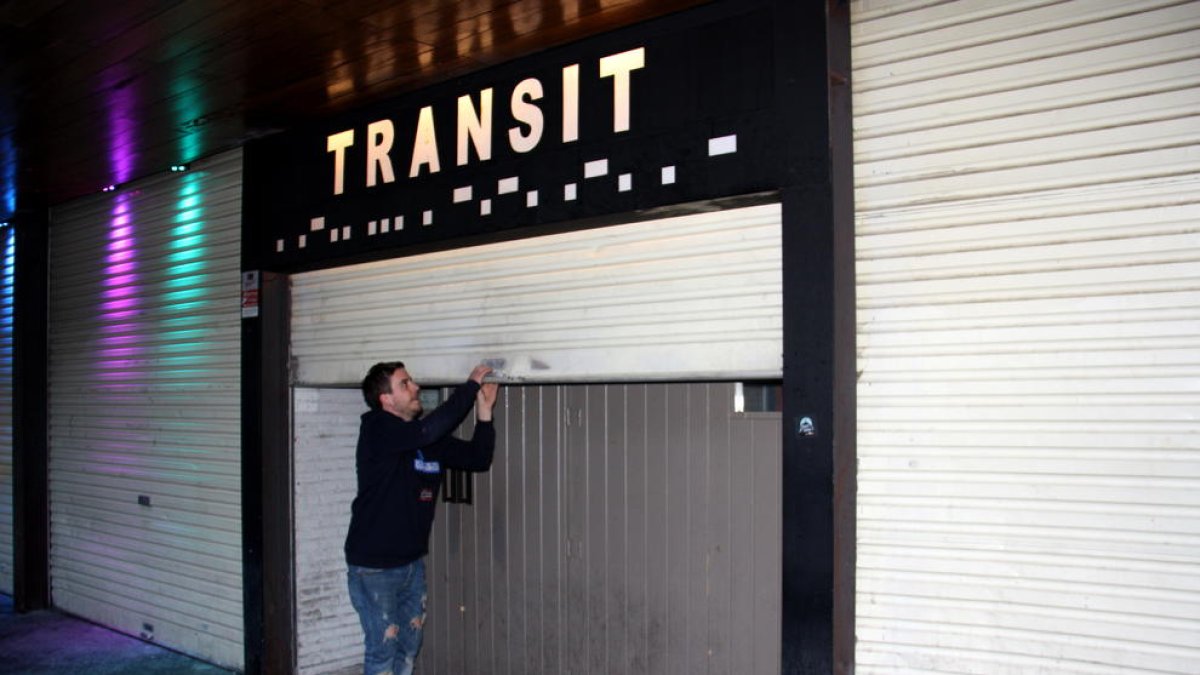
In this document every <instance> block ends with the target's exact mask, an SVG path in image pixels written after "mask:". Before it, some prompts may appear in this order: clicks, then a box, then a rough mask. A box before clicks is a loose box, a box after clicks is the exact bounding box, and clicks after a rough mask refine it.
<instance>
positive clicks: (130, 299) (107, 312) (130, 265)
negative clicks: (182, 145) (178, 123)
mask: <svg viewBox="0 0 1200 675" xmlns="http://www.w3.org/2000/svg"><path fill="white" fill-rule="evenodd" d="M114 128H115V127H114ZM116 133H117V132H116V131H114V134H116ZM114 170H116V171H118V173H119V172H120V170H121V168H120V167H119V166H118V165H117V164H116V163H114ZM132 199H133V198H132V195H131V194H129V193H126V192H121V193H117V194H114V195H113V207H112V217H111V219H110V220H109V229H108V243H107V245H106V246H105V249H106V250H107V251H108V253H107V255H106V256H105V258H104V261H105V267H104V278H103V279H102V280H101V281H100V287H101V289H102V290H101V291H100V322H101V325H100V331H99V332H100V348H99V350H98V353H97V357H98V358H97V366H98V369H99V371H100V373H99V377H100V379H101V380H105V381H108V382H110V383H117V388H120V385H119V383H121V382H124V381H127V380H133V379H134V378H136V377H138V372H139V366H140V365H141V360H140V359H139V358H138V357H140V356H141V355H142V354H141V352H142V348H141V347H140V346H138V343H139V342H140V341H141V339H142V325H141V324H140V323H138V322H136V321H131V319H136V318H137V317H138V315H139V314H140V313H141V312H140V305H141V298H140V294H141V291H142V288H141V286H140V285H139V280H140V277H139V275H138V271H137V238H136V236H135V228H134V225H133V204H132Z"/></svg>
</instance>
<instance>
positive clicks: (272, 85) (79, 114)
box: [0, 0, 707, 219]
mask: <svg viewBox="0 0 1200 675" xmlns="http://www.w3.org/2000/svg"><path fill="white" fill-rule="evenodd" d="M705 1H707V0H461V1H459V2H451V1H447V0H390V1H388V0H325V1H322V0H116V1H115V2H97V1H94V0H0V58H2V64H3V71H2V75H0V219H3V218H6V217H7V216H8V214H7V213H5V211H6V209H8V210H11V209H12V208H13V206H12V204H13V203H14V202H17V201H19V202H20V203H19V204H18V207H17V208H27V207H28V205H29V204H36V203H41V204H55V203H60V202H63V201H66V200H69V199H72V198H75V197H78V196H81V195H85V194H90V193H94V192H98V191H99V190H101V189H102V188H103V187H105V186H106V185H110V184H114V183H121V182H125V181H129V180H132V179H135V178H138V177H141V176H146V175H150V174H154V173H158V172H161V171H166V170H169V167H170V166H171V165H173V164H179V163H186V162H190V161H192V160H195V159H197V158H200V157H205V156H208V155H211V154H214V153H216V152H220V151H222V150H226V149H229V148H233V147H236V146H238V145H240V144H242V143H243V142H245V141H246V140H248V139H250V138H254V137H257V136H262V135H266V134H270V133H273V132H276V131H279V130H283V129H287V128H290V127H292V126H295V125H297V124H300V123H303V122H306V121H309V120H312V119H316V118H321V117H326V116H329V115H331V114H334V113H337V112H340V111H344V110H348V109H353V108H357V107H360V106H362V105H365V104H367V103H370V102H372V101H376V100H379V99H381V98H387V97H390V96H394V95H397V94H399V93H402V92H405V91H410V90H412V89H417V88H420V87H424V86H427V85H429V84H432V83H434V82H438V81H441V80H445V79H448V78H451V77H455V76H458V75H462V74H464V73H467V72H470V71H473V70H477V69H480V68H484V67H487V66H490V65H493V64H496V63H500V62H503V61H507V60H510V59H513V58H516V57H519V56H522V55H525V54H529V53H532V52H535V51H539V50H542V49H546V48H549V47H553V46H556V45H560V44H566V43H569V42H573V41H576V40H579V39H581V38H583V37H586V36H589V35H593V34H597V33H602V32H606V31H609V30H613V29H616V28H620V27H622V26H626V25H629V24H632V23H636V22H639V21H643V20H646V19H650V18H653V17H656V16H661V15H664V14H667V13H670V12H674V11H678V10H680V9H684V8H687V7H690V6H693V5H698V4H702V3H703V2H705ZM14 196H16V199H14V198H13V197H14Z"/></svg>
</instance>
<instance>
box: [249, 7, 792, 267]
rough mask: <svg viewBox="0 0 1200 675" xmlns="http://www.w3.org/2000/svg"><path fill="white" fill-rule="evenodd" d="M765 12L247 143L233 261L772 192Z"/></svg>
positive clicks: (598, 46) (344, 255)
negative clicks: (240, 250)
mask: <svg viewBox="0 0 1200 675" xmlns="http://www.w3.org/2000/svg"><path fill="white" fill-rule="evenodd" d="M771 16H772V12H771V9H770V8H769V7H764V6H763V4H761V3H750V4H749V5H747V6H742V5H740V4H738V3H722V4H720V5H713V6H710V7H709V8H706V9H704V10H701V11H698V12H692V13H685V14H683V15H679V16H678V17H667V18H664V19H659V20H656V21H652V22H647V23H645V24H640V25H637V26H633V27H631V28H627V29H624V30H621V31H617V32H614V33H610V34H606V35H601V36H597V37H594V38H590V39H588V40H584V41H582V42H578V43H575V44H573V45H568V46H566V47H561V48H558V49H553V50H548V51H546V52H542V53H539V54H536V55H534V56H530V57H527V58H523V59H519V60H515V61H512V62H509V63H505V64H501V65H498V66H494V67H492V68H488V69H486V70H482V71H479V72H476V73H471V74H469V75H466V76H463V77H459V78H456V79H453V80H449V81H446V82H442V83H439V84H437V85H434V86H431V87H428V88H426V89H422V90H419V91H415V92H411V93H409V94H406V95H404V96H401V97H399V98H397V99H394V100H391V101H384V102H381V103H378V104H374V105H372V106H370V107H369V108H366V109H362V110H357V111H353V112H350V113H346V114H343V115H339V116H337V117H336V118H332V119H328V120H324V121H322V122H319V123H315V124H313V125H311V126H309V127H306V128H302V129H297V130H294V131H290V132H287V133H281V134H276V135H273V136H268V137H265V138H261V139H258V140H255V141H252V142H250V143H248V144H247V145H246V155H245V195H244V199H243V207H244V211H243V217H244V220H245V226H244V228H243V233H244V239H245V247H246V259H245V261H244V262H245V264H246V265H247V266H248V267H251V268H254V269H262V270H275V271H282V272H295V271H303V270H307V269H317V268H321V267H329V266H336V265H341V264H348V263H352V262H361V261H365V260H371V259H378V258H385V257H393V256H396V255H404V254H406V253H409V252H417V251H422V250H431V249H436V248H445V247H450V246H454V245H457V244H456V240H465V239H466V238H469V239H470V240H472V241H473V242H478V241H485V240H495V239H504V238H514V237H521V236H526V235H527V234H535V233H536V232H535V230H534V229H531V228H533V226H538V228H537V231H545V229H546V227H547V226H549V227H551V228H552V229H553V228H558V229H571V228H575V227H592V226H597V225H602V224H604V223H605V222H613V221H614V220H620V219H621V218H623V216H621V214H633V213H637V212H642V211H646V210H649V209H661V208H662V207H669V206H671V205H676V204H690V203H695V202H702V201H705V200H713V199H719V198H724V197H731V196H737V195H745V194H751V193H762V192H766V191H770V190H774V189H776V188H777V187H778V186H779V185H780V181H781V180H782V176H783V173H784V162H783V160H782V157H783V152H782V150H781V147H780V146H781V143H780V139H781V138H782V137H784V136H785V134H782V133H781V128H782V126H783V124H782V121H781V119H780V112H779V111H780V109H781V107H780V103H779V101H778V97H777V94H776V92H777V90H778V89H779V88H780V85H779V81H780V78H781V77H782V76H781V75H780V73H779V72H777V68H776V63H775V59H776V57H775V50H774V47H773V42H772V40H770V39H764V35H771V34H772V21H771Z"/></svg>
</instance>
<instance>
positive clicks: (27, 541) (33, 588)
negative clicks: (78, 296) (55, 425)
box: [11, 207, 50, 612]
mask: <svg viewBox="0 0 1200 675" xmlns="http://www.w3.org/2000/svg"><path fill="white" fill-rule="evenodd" d="M49 224H50V217H49V210H48V209H46V208H45V207H38V208H33V209H18V211H17V213H16V215H15V217H14V218H13V221H12V225H11V226H12V227H14V228H15V230H14V233H15V236H16V243H15V252H16V269H15V271H14V275H13V276H14V279H13V285H14V294H13V376H12V377H13V382H12V384H13V528H14V533H13V534H14V537H13V548H14V550H13V557H14V560H13V605H14V607H15V608H16V610H17V611H18V612H28V611H32V610H35V609H43V608H46V607H49V606H50V507H49V505H50V488H49V472H48V467H49V459H48V457H49V455H48V447H47V437H46V432H47V417H48V414H47V405H48V397H47V393H48V392H47V385H46V378H47V376H48V369H47V358H48V350H47V290H48V285H47V273H48V268H49V256H48V251H49V240H50V238H49V230H48V227H49Z"/></svg>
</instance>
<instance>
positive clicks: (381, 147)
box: [326, 47, 646, 195]
mask: <svg viewBox="0 0 1200 675" xmlns="http://www.w3.org/2000/svg"><path fill="white" fill-rule="evenodd" d="M645 58H646V50H645V49H644V48H642V47H639V48H637V49H631V50H629V51H626V52H622V53H620V54H612V55H610V56H605V57H603V58H601V59H600V63H599V75H600V77H603V78H609V79H611V80H612V83H613V112H612V130H613V133H617V132H621V131H628V130H629V97H630V81H631V77H630V75H631V73H632V72H633V71H634V70H638V69H640V68H643V67H644V66H645ZM494 93H495V90H494V87H487V88H485V89H482V90H480V92H479V94H478V99H479V106H478V108H477V107H476V105H475V98H474V97H472V96H471V95H469V94H464V95H462V96H459V97H458V101H457V117H456V119H457V124H456V127H455V129H456V132H455V138H456V142H455V155H454V157H455V162H454V163H455V164H456V165H457V166H465V165H466V164H467V163H468V162H469V161H470V156H471V152H470V150H471V148H474V149H475V157H476V158H477V159H478V161H486V160H489V159H491V158H492V136H493V134H492V126H493V125H492V120H493V114H492V113H493V99H494ZM543 96H544V88H543V86H542V82H541V80H539V79H537V78H534V77H530V78H526V79H524V80H521V81H520V82H519V83H517V85H516V86H514V87H513V88H512V93H511V95H510V97H509V100H510V110H511V113H512V117H513V119H514V120H516V121H517V122H518V123H519V125H518V126H513V127H511V128H510V129H508V134H507V137H508V142H509V147H511V148H512V150H513V151H514V152H519V153H526V152H532V151H533V150H535V149H537V147H538V144H539V143H540V142H541V140H542V136H543V132H544V131H545V116H544V115H543V114H542V108H541V106H540V105H539V104H538V101H540V100H541V99H542V98H543ZM560 119H561V120H562V142H563V143H569V142H571V141H576V140H579V64H578V63H573V64H571V65H568V66H563V69H562V108H561V115H560ZM435 120H436V118H435V116H434V109H433V106H431V105H426V106H422V107H421V109H420V112H419V113H418V116H417V125H416V132H415V134H414V135H413V136H412V138H413V142H412V144H411V146H410V147H411V151H410V152H409V153H408V154H410V155H411V157H412V160H411V162H410V163H409V170H408V177H409V178H416V177H417V176H419V175H420V174H421V171H422V170H423V169H424V170H426V171H428V172H429V173H437V172H439V171H441V167H442V160H441V153H440V152H439V150H438V141H437V133H436V128H437V127H436V123H435ZM365 135H366V140H367V145H366V186H367V187H374V186H376V185H377V184H379V183H380V182H382V183H394V182H396V174H395V170H394V167H393V163H392V149H393V145H394V142H395V138H396V129H395V125H394V124H393V122H392V120H391V119H388V118H384V119H381V120H375V121H373V122H370V123H368V124H367V128H366V134H365ZM355 136H356V135H355V130H354V129H346V130H345V131H339V132H337V133H334V134H330V135H329V137H328V143H327V145H326V149H327V151H328V152H329V153H331V154H332V155H333V167H334V168H333V194H335V195H340V194H342V193H343V192H345V174H346V149H347V148H351V147H353V146H354V144H355Z"/></svg>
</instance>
